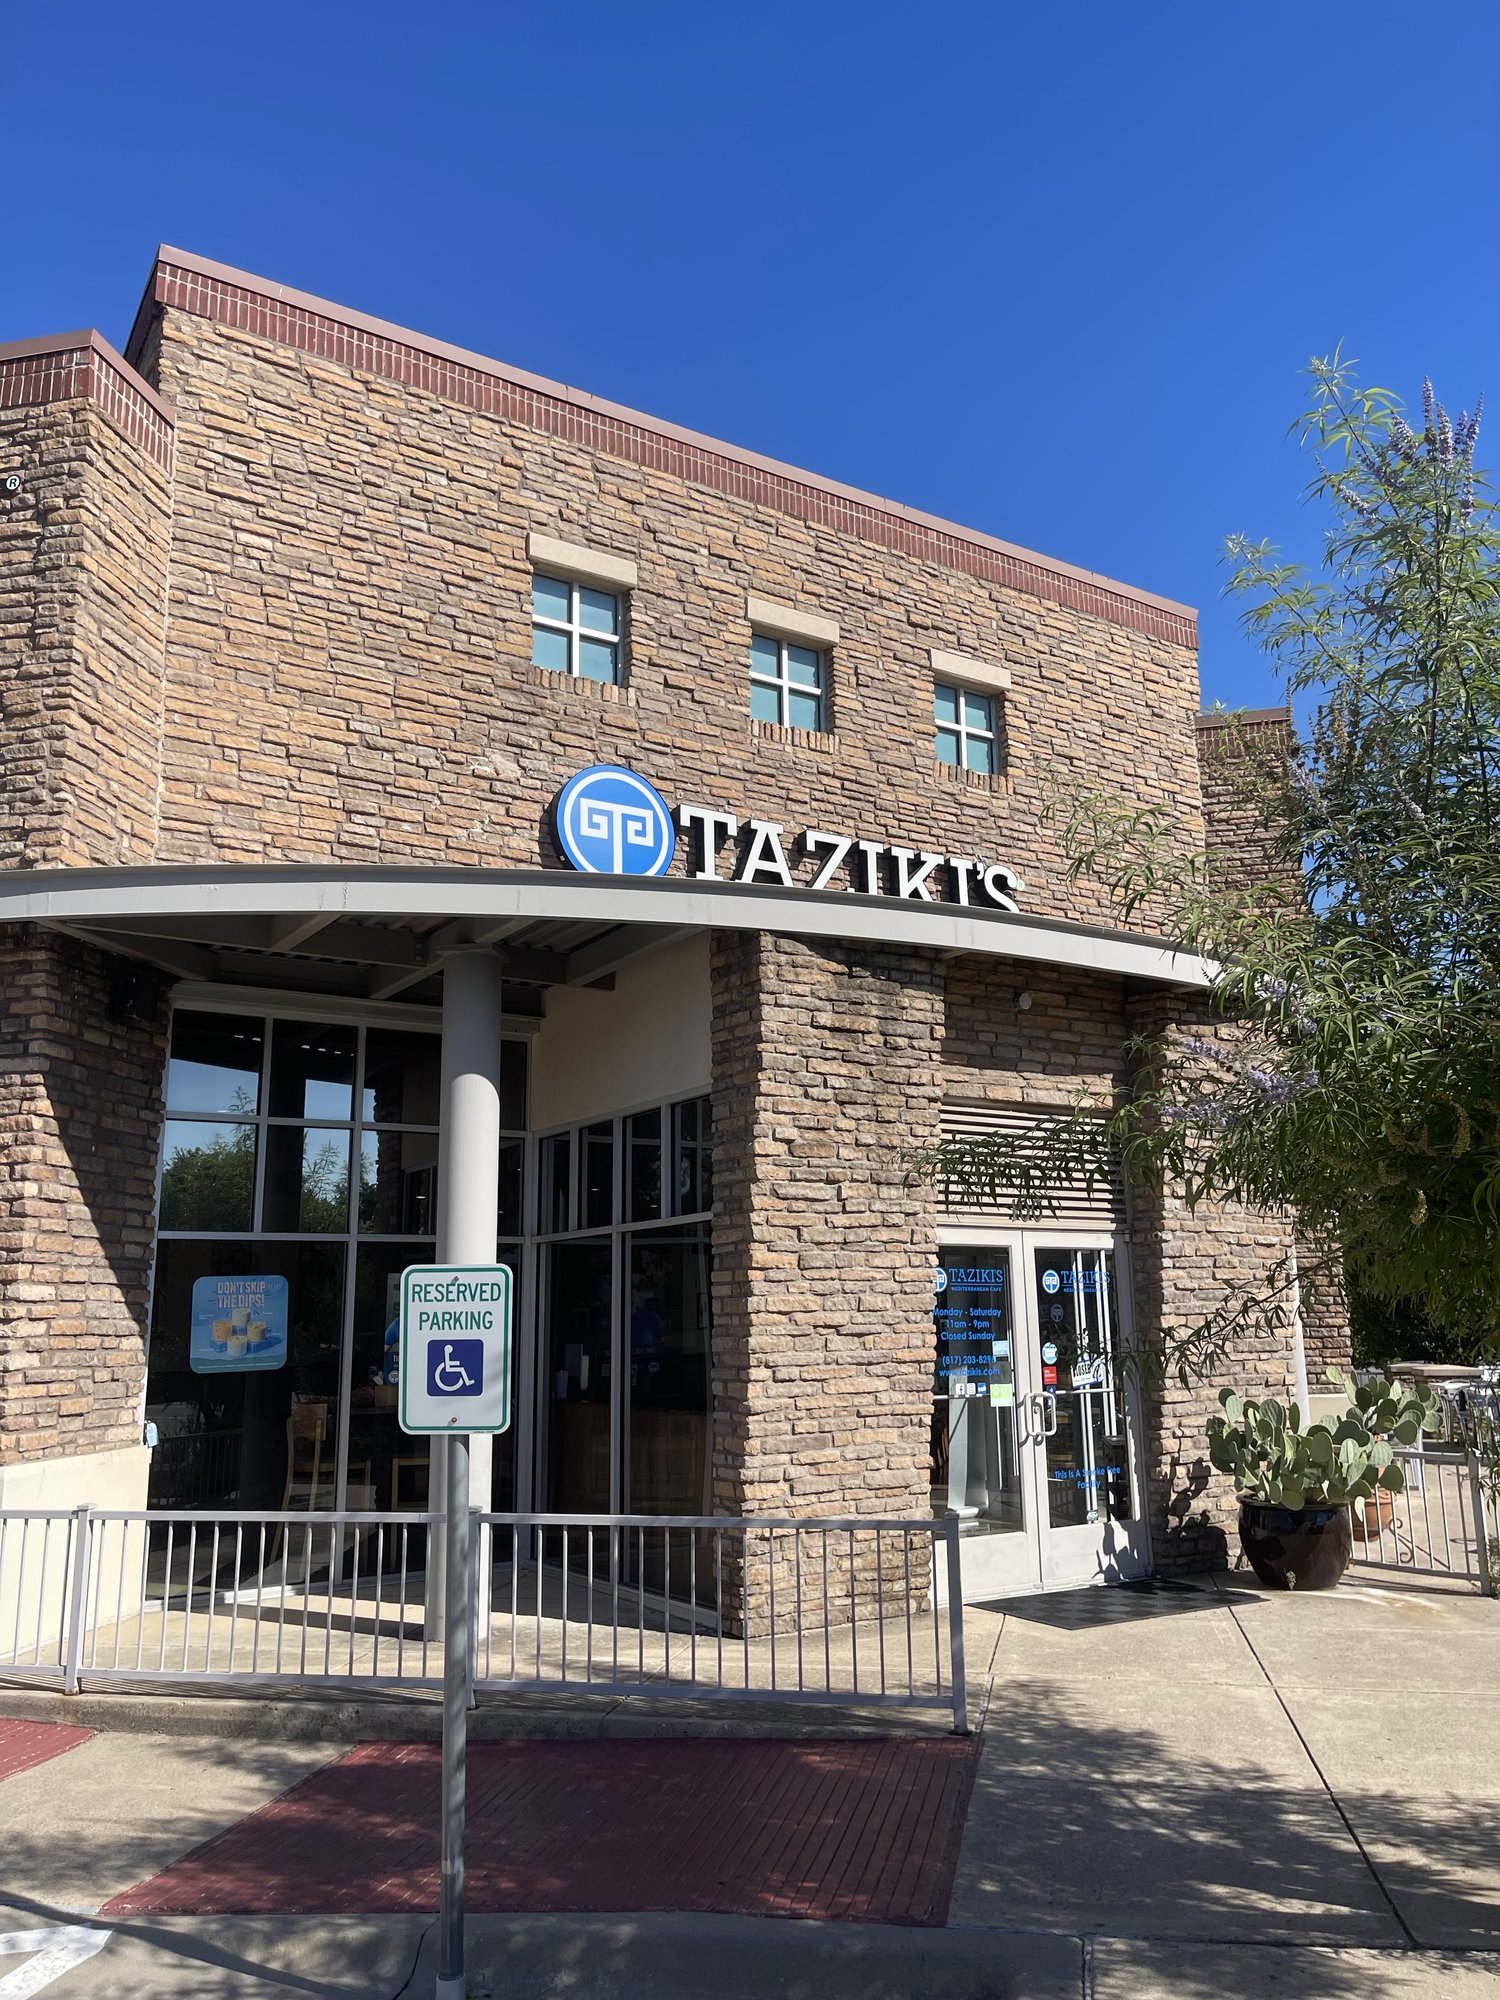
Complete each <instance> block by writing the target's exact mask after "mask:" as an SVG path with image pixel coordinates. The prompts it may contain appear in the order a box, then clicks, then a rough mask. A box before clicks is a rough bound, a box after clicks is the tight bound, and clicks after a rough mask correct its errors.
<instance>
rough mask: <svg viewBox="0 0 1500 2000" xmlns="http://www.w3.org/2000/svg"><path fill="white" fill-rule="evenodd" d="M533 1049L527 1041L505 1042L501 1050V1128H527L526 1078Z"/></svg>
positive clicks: (520, 1130) (503, 1129)
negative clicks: (528, 1045)
mask: <svg viewBox="0 0 1500 2000" xmlns="http://www.w3.org/2000/svg"><path fill="white" fill-rule="evenodd" d="M530 1062H531V1050H530V1049H529V1048H528V1047H527V1045H526V1043H525V1042H520V1041H515V1042H505V1043H503V1044H502V1046H501V1050H500V1130H501V1131H502V1132H524V1131H525V1130H526V1078H527V1073H528V1071H529V1068H530Z"/></svg>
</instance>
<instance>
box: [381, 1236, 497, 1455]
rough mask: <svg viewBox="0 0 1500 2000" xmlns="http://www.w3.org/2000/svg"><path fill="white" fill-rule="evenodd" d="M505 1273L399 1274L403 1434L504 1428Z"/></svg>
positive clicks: (465, 1267) (476, 1267) (454, 1269)
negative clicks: (404, 1432)
mask: <svg viewBox="0 0 1500 2000" xmlns="http://www.w3.org/2000/svg"><path fill="white" fill-rule="evenodd" d="M510 1344H511V1275H510V1272H509V1270H508V1269H507V1268H506V1266H505V1265H504V1264H410V1265H408V1266H407V1268H406V1269H405V1270H404V1271H403V1272H402V1273H401V1404H400V1416H401V1428H402V1430H404V1431H406V1432H408V1433H410V1435H411V1436H413V1437H430V1436H431V1435H432V1434H433V1433H434V1432H438V1433H441V1432H444V1431H503V1430H509V1428H510Z"/></svg>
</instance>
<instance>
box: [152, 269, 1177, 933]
mask: <svg viewBox="0 0 1500 2000" xmlns="http://www.w3.org/2000/svg"><path fill="white" fill-rule="evenodd" d="M142 353H143V358H145V357H146V356H147V354H148V353H149V354H150V355H152V356H154V360H153V364H152V365H154V367H155V368H156V370H157V373H158V378H159V382H160V385H161V387H162V389H163V390H164V391H165V392H166V393H167V394H169V395H170V397H171V398H172V401H173V404H174V406H175V408H176V412H177V471H176V488H175V504H176V515H175V530H174V542H173V569H172V591H171V617H170V638H169V663H170V665H169V672H170V687H169V697H170V722H169V729H168V742H167V749H166V759H165V783H164V794H163V801H162V830H161V840H160V846H159V855H160V858H161V859H163V860H168V861H202V860H235V861H270V860H310V859H314V858H318V859H332V860H335V861H373V860H377V859H386V860H405V861H409V860H424V859H432V860H443V861H447V862H452V863H474V864H489V865H506V864H508V865H533V866H534V865H536V862H537V860H538V859H539V858H540V859H542V860H544V861H553V860H555V859H556V858H557V857H556V856H555V854H554V852H553V849H552V845H551V835H550V831H549V830H548V828H547V825H546V808H547V805H548V802H549V801H550V799H551V798H552V797H553V796H554V795H555V793H556V791H557V789H558V787H559V785H560V784H561V783H562V781H563V780H564V779H565V778H566V777H567V776H569V775H570V774H571V773H572V772H573V771H575V770H576V769H578V768H579V766H580V765H582V764H585V763H588V762H592V761H603V760H611V761H620V762H623V763H627V764H629V765H631V766H632V767H633V768H635V769H638V770H640V771H641V772H642V773H643V774H644V775H646V776H648V777H650V778H651V779H652V780H653V781H654V782H656V783H657V784H658V785H660V786H661V787H662V788H663V789H664V790H665V791H667V793H668V795H669V796H676V797H680V798H690V799H701V800H702V801H703V802H704V803H706V804H710V805H716V806H722V807H724V808H726V809H729V810H737V811H739V812H740V813H741V815H742V816H743V815H744V814H745V813H746V812H747V811H755V812H757V813H759V814H760V816H762V817H768V818H771V819H775V820H781V821H783V822H784V823H786V824H787V825H788V826H789V827H794V828H795V827H802V826H808V825H819V826H823V825H828V824H829V823H830V821H831V822H832V823H833V824H834V825H836V826H838V827H840V828H847V829H848V830H849V831H855V830H856V829H857V830H859V831H862V832H866V833H868V834H869V835H870V836H871V837H876V838H878V837H882V836H884V837H887V838H897V839H900V838H902V837H906V838H907V839H908V840H912V839H915V840H917V841H919V842H920V843H921V844H922V845H926V846H931V847H933V848H937V847H939V846H941V847H945V848H946V849H947V850H948V851H950V852H954V853H969V852H973V853H977V854H982V855H984V856H985V857H986V858H989V859H1004V860H1008V861H1010V862H1012V863H1013V864H1015V865H1016V866H1017V867H1019V868H1020V870H1021V872H1022V873H1023V875H1024V876H1025V878H1026V882H1027V888H1026V891H1025V894H1024V897H1023V902H1024V906H1025V907H1026V908H1027V909H1029V910H1034V911H1039V912H1044V911H1052V912H1056V913H1058V914H1065V915H1073V916H1078V917H1089V918H1100V917H1102V916H1103V915H1104V912H1103V909H1102V906H1101V904H1100V902H1099V899H1098V896H1097V892H1096V891H1095V890H1094V889H1093V888H1092V887H1091V885H1089V884H1087V883H1080V884H1078V885H1074V886H1071V887H1070V886H1069V885H1068V884H1067V883H1066V881H1065V876H1064V868H1063V864H1062V858H1061V856H1060V854H1059V852H1058V849H1057V844H1056V836H1055V832H1054V831H1053V830H1052V829H1050V828H1048V827H1045V826H1044V825H1043V824H1042V823H1041V820H1040V816H1039V803H1040V798H1041V792H1042V785H1043V778H1044V774H1045V773H1046V772H1047V771H1048V770H1051V769H1056V770H1057V771H1058V772H1060V773H1061V774H1062V775H1063V776H1064V778H1065V779H1066V778H1067V776H1068V775H1069V774H1073V775H1074V776H1075V777H1076V778H1077V779H1078V780H1080V781H1082V780H1083V779H1084V778H1089V779H1092V778H1093V777H1094V776H1095V774H1096V773H1097V768H1098V746H1099V744H1100V743H1101V742H1108V744H1109V745H1110V769H1111V777H1112V780H1113V781H1114V782H1116V783H1118V784H1119V785H1121V786H1122V787H1123V788H1124V790H1125V791H1126V793H1127V795H1129V796H1131V797H1133V798H1138V799H1141V800H1145V799H1147V798H1151V799H1155V798H1158V797H1159V796H1160V795H1161V793H1162V792H1163V790H1164V789H1167V788H1170V789H1171V790H1172V791H1173V792H1174V794H1177V795H1179V796H1182V797H1183V798H1184V801H1185V804H1186V807H1187V811H1188V814H1189V817H1190V818H1191V817H1192V816H1193V815H1194V814H1195V813H1196V809H1197V798H1196V790H1195V786H1194V781H1193V774H1194V772H1195V770H1196V763H1195V760H1194V757H1193V751H1192V744H1193V717H1194V713H1195V710H1196V668H1195V660H1194V654H1193V652H1192V650H1191V648H1190V646H1189V645H1187V644H1186V643H1183V642H1182V641H1181V640H1168V639H1165V638H1162V637H1158V636H1152V635H1150V634H1148V633H1146V632H1143V631H1140V630H1136V629H1133V628H1131V627H1129V626H1126V625H1124V624H1120V623H1115V622H1112V621H1111V620H1110V619H1108V618H1105V617H1102V616H1098V615H1091V614H1090V613H1087V612H1082V611H1079V610H1077V609H1073V608H1070V607H1068V606H1067V605H1064V604H1062V603H1056V602H1049V601H1047V600H1046V599H1044V598H1042V597H1040V596H1035V595H1028V594H1026V593H1025V592H1022V591H1020V590H1017V589H1008V588H1006V587H1004V586H1002V585H999V584H996V583H994V582H992V581H988V580H986V579H984V578H981V577H977V576H974V575H971V574H968V573H967V572H965V571H962V570H960V569H958V568H956V567H949V566H945V565H944V564H943V563H942V562H940V561H937V560H933V559H926V560H922V559H918V558H917V557H915V556H914V555H912V554H910V553H907V552H904V551H901V550H897V549H889V548H883V547H878V546H875V545H873V544H872V542H871V541H869V540H866V539H861V538H860V537H858V536H856V535H854V534H852V533H842V532H839V531H838V530H837V529H836V528H834V527H832V526H829V525H827V524H824V523H814V522H811V521H808V520H806V519H802V518H799V517H797V516H795V515H794V514H792V513H791V512H788V511H784V510H778V509H777V508H775V507H773V506H770V505H767V504H764V503H763V502H757V501H756V500H753V499H750V498H745V497H740V496H737V495H735V494H733V493H729V492H725V491H722V490H720V489H719V488H718V487H717V486H712V485H708V484H702V483H695V482H694V481H693V480H691V479H688V478H685V477H682V476H679V475H678V474H677V473H675V472H669V471H667V470H664V469H662V468H661V467H660V466H657V465H651V464H643V463H638V462H636V461H635V460H633V459H627V458H624V457H617V456H613V455H611V453H610V452H609V450H608V449H607V448H605V447H603V446H601V447H597V448H586V447H585V446H583V445H581V444H578V443H574V442H570V441H567V440H564V439H561V438H558V437H556V436H552V435H549V434H548V433H547V432H546V431H545V430H543V429H541V428H537V427H531V426H528V425H526V424H524V423H521V422H518V421H516V420H514V419H512V418H504V417H501V416H497V415H491V414H486V413H484V412H482V411H476V410H475V409H474V408H472V407H468V406H466V405H464V404H463V403H462V402H460V401H457V400H453V399H449V398H445V397H444V396H443V395H442V394H439V393H434V392H433V391H432V390H430V389H424V388H413V387H408V386H403V385H400V384H397V383H394V382H392V381H390V380H385V379H379V378H377V377H376V376H374V375H371V374H369V373H358V372H356V371H355V370H354V369H353V368H351V367H350V366H348V365H346V364H343V363H337V362H334V361H331V360H327V359H323V358H320V357H318V356H315V355H311V354H309V353H307V352H304V351H300V350H299V349H298V348H296V347H294V346H291V345H285V344H279V343H276V342H272V341H270V340H267V339H264V338H261V337H258V336H256V335H254V334H251V333H247V332H243V331H240V330H238V329H236V328H233V327H228V326H224V325H219V324H216V323H214V322H213V321H211V320H209V319H207V318H203V317H199V316H197V315H195V314H194V313H192V312H189V311H185V310H182V309H179V308H177V307H173V306H170V305H169V306H167V307H166V308H164V309H163V312H162V317H161V319H160V322H159V325H158V327H157V329H156V331H155V333H154V335H153V342H152V345H151V347H150V348H149V349H146V348H143V350H142ZM606 442H607V441H606ZM528 530H537V531H540V532H543V533H547V534H552V535H557V536H561V537H563V538H565V539H567V540H571V541H574V542H583V543H586V544H589V545H591V546H594V547H597V548H603V549H607V550H610V551H613V552H615V553H618V554H622V555H626V556H629V557H631V558H633V559H634V560H635V561H636V562H637V564H638V567H639V579H640V580H639V587H638V588H637V589H636V590H635V591H634V592H633V594H632V596H631V600H630V606H629V678H628V685H626V686H625V687H624V688H622V689H618V690H616V689H601V688H599V687H597V686H595V685H593V684H591V683H580V682H572V681H568V680H566V679H565V678H561V677H558V676H556V675H552V674H549V673H546V672H543V671H541V670H538V669H535V668H533V667H532V666H531V665H530V653H531V615H530V574H531V572H530V566H529V564H528V561H527V558H526V552H525V551H526V535H527V531H528ZM751 592H753V593H756V594H760V595H764V596H768V597H772V598H780V599H783V600H786V601H791V602H795V603H797V604H799V605H801V606H803V607H805V608H807V609H811V610H816V611H819V612H821V613H824V614H826V615H829V616H831V617H834V618H836V619H838V620H839V622H840V626H841V638H840V641H839V644H838V645H837V646H836V647H835V648H834V650H833V658H832V666H831V708H832V713H831V725H832V726H831V729H830V730H829V732H828V733H827V734H825V735H812V736H809V735H807V734H805V733H802V732H787V731H779V730H777V729H775V728H771V727H767V726H764V725H752V723H751V721H750V716H749V700H748V652H749V640H750V628H749V624H748V622H747V619H746V615H745V598H746V594H747V593H751ZM1177 623H1178V625H1179V626H1182V628H1183V629H1184V630H1186V629H1187V628H1186V627H1185V626H1184V625H1183V621H1181V620H1180V619H1179V620H1178V621H1177ZM933 646H938V647H943V648H949V649H953V650H957V651H961V652H968V653H972V654H976V655H979V656H981V657H983V658H986V659H989V660H994V661H997V662H999V663H1002V664H1005V665H1007V666H1008V667H1009V668H1010V669H1011V672H1012V675H1013V677H1014V685H1013V688H1012V691H1011V693H1010V695H1009V696H1008V697H1007V698H1006V701H1005V703H1004V735H1005V741H1006V749H1007V768H1006V771H1005V773H1004V774H1003V775H1002V776H1000V777H998V778H995V779H993V780H988V779H972V778H970V777H968V776H967V775H965V774H953V773H944V772H943V771H942V770H941V769H940V767H939V766H938V765H937V763H936V761H935V758H934V753H933V739H932V672H931V666H930V661H929V658H928V654H929V649H930V648H931V647H933ZM682 845H683V848H684V849H685V848H686V845H687V843H686V842H684V843H683V844H682ZM686 865H687V856H686V853H685V852H684V853H683V854H682V855H681V856H680V858H679V860H678V862H677V864H676V867H677V868H678V870H679V871H681V870H682V869H684V868H685V867H686ZM808 866H809V867H810V864H808Z"/></svg>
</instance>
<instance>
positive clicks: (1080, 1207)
mask: <svg viewBox="0 0 1500 2000" xmlns="http://www.w3.org/2000/svg"><path fill="white" fill-rule="evenodd" d="M1041 1122H1042V1121H1041V1118H1040V1117H1039V1115H1038V1113H1037V1112H1036V1111H1034V1110H1031V1109H1030V1108H1028V1107H1027V1106H1024V1105H1019V1104H951V1103H950V1104H945V1105H944V1106H943V1138H944V1139H945V1140H948V1139H1003V1138H1007V1137H1013V1138H1015V1139H1017V1140H1019V1141H1024V1140H1025V1139H1026V1137H1027V1136H1028V1135H1029V1134H1032V1133H1034V1132H1035V1131H1036V1130H1037V1129H1038V1127H1039V1125H1040V1123H1041ZM939 1199H940V1201H941V1204H942V1206H941V1213H942V1214H944V1215H947V1216H950V1217H952V1218H953V1219H954V1220H955V1221H956V1220H959V1219H962V1220H965V1221H973V1220H974V1219H976V1218H977V1217H985V1218H986V1219H991V1218H992V1219H994V1220H995V1221H1003V1222H1017V1221H1020V1222H1025V1223H1026V1224H1027V1225H1028V1226H1030V1227H1032V1228H1036V1229H1053V1228H1069V1227H1071V1228H1077V1229H1120V1228H1123V1227H1124V1224H1125V1187H1124V1182H1123V1180H1122V1178H1121V1174H1120V1169H1119V1162H1118V1161H1114V1162H1112V1163H1111V1171H1110V1174H1109V1178H1108V1180H1107V1181H1106V1180H1105V1179H1104V1178H1103V1177H1096V1178H1095V1180H1094V1182H1093V1185H1092V1186H1090V1185H1089V1177H1088V1175H1087V1173H1086V1172H1085V1171H1084V1170H1083V1168H1082V1167H1078V1168H1076V1169H1074V1170H1073V1171H1071V1172H1068V1171H1064V1172H1062V1173H1061V1174H1059V1176H1058V1178H1057V1181H1056V1183H1055V1185H1054V1186H1053V1188H1052V1191H1051V1196H1050V1199H1048V1200H1047V1201H1046V1202H1045V1203H1044V1204H1043V1206H1042V1208H1041V1210H1040V1212H1039V1213H1037V1214H1031V1215H1024V1216H1023V1215H1020V1214H1019V1213H1018V1212H1017V1211H1016V1210H1015V1208H1014V1207H1013V1206H1005V1207H999V1208H991V1207H982V1206H980V1205H979V1204H977V1203H968V1202H966V1201H964V1200H963V1198H962V1197H961V1196H960V1195H958V1194H957V1193H956V1192H951V1191H950V1192H947V1193H940V1196H939Z"/></svg>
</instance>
